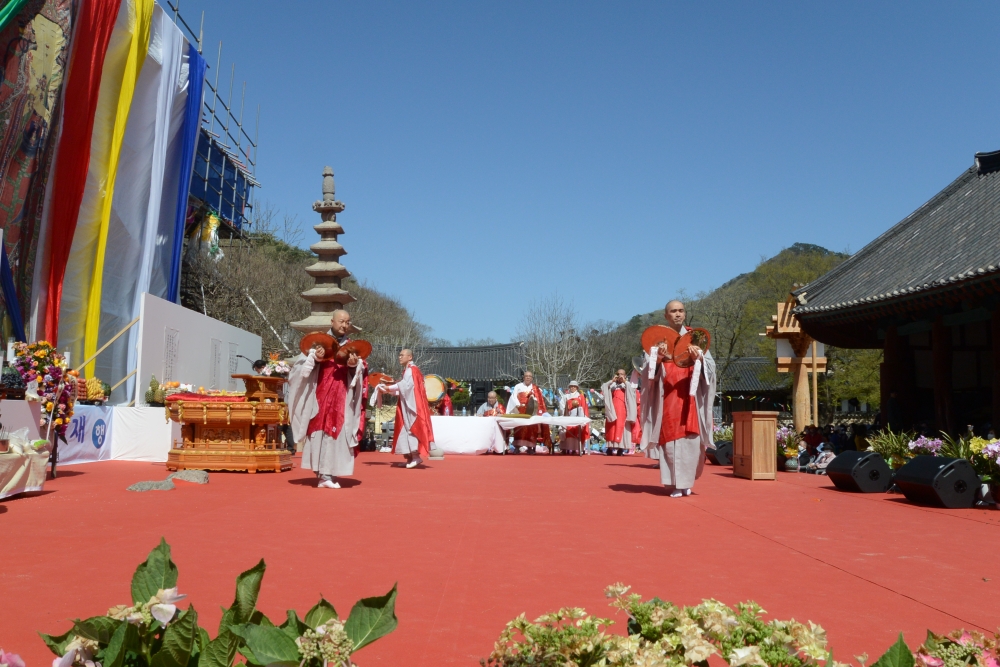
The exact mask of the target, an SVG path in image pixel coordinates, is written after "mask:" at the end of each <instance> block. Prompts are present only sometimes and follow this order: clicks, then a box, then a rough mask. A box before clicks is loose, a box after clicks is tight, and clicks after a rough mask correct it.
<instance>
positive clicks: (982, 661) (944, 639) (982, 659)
mask: <svg viewBox="0 0 1000 667" xmlns="http://www.w3.org/2000/svg"><path fill="white" fill-rule="evenodd" d="M998 656H1000V637H998V636H993V637H987V636H985V635H983V634H981V633H979V632H966V631H965V630H956V631H955V632H952V633H950V634H947V635H936V634H934V633H933V632H928V633H927V639H926V641H924V643H923V645H922V646H921V647H920V648H918V649H917V651H916V653H915V654H914V657H915V658H916V662H917V664H918V665H919V667H953V666H959V665H961V666H962V667H965V666H970V667H971V666H973V665H975V666H977V667H1000V660H998Z"/></svg>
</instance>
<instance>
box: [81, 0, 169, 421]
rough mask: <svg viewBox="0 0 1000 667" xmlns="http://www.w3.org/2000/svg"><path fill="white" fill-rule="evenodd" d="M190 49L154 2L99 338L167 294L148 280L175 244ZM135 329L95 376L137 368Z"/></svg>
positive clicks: (120, 180) (112, 233)
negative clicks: (145, 300)
mask: <svg viewBox="0 0 1000 667" xmlns="http://www.w3.org/2000/svg"><path fill="white" fill-rule="evenodd" d="M187 53H188V49H187V42H186V41H185V39H184V36H183V35H182V34H181V31H180V29H178V28H177V26H176V25H174V23H173V21H171V20H170V18H169V17H168V16H167V14H166V13H165V12H164V11H163V10H162V9H161V8H160V6H159V5H157V6H156V7H155V9H154V11H153V19H152V25H151V27H150V40H149V51H148V52H147V55H146V62H145V64H144V65H143V68H142V72H141V73H140V75H139V80H138V81H137V83H136V89H135V94H134V96H133V98H132V106H131V107H130V109H129V118H128V126H127V129H126V131H125V137H124V140H123V143H122V149H121V155H120V158H119V163H118V165H119V166H118V177H117V186H116V188H115V193H114V199H113V200H112V205H111V218H110V222H109V230H108V241H107V252H106V255H105V263H104V278H103V282H104V286H103V290H102V294H101V328H100V336H99V340H100V341H105V340H108V339H110V338H111V337H112V336H114V335H115V334H116V333H117V332H118V331H119V330H121V328H122V327H124V326H125V325H126V324H128V323H129V322H130V321H131V320H132V319H133V318H134V317H136V316H137V315H138V314H139V307H140V303H141V299H142V293H143V292H150V293H151V294H154V295H155V296H158V297H160V298H165V297H166V281H165V280H164V279H163V278H162V277H161V278H160V279H159V280H158V281H157V282H158V283H159V285H160V289H159V291H158V292H157V291H154V289H153V288H152V287H151V283H152V282H153V280H152V275H153V273H154V268H155V267H156V266H157V264H160V265H161V268H160V273H162V264H163V262H162V260H161V261H160V262H157V254H158V251H161V249H162V248H164V247H166V248H168V249H169V248H171V247H172V241H173V240H172V237H171V238H164V234H163V233H162V231H161V227H163V226H166V228H167V229H168V230H172V229H173V222H174V211H175V210H176V207H177V179H178V177H179V172H180V150H181V146H180V141H181V127H182V125H183V121H184V106H185V104H186V102H187V85H188V77H187ZM164 221H165V223H164ZM168 252H169V250H168ZM167 270H168V271H169V262H167ZM138 333H139V327H138V326H134V327H132V329H131V331H130V332H129V333H128V335H126V336H123V337H121V338H119V339H118V341H117V342H115V343H114V344H113V345H112V346H111V348H110V349H109V350H107V351H106V352H104V353H103V354H102V355H101V356H100V357H99V358H98V362H97V371H96V372H97V376H98V377H100V378H102V379H105V380H106V381H108V382H110V383H112V384H113V383H115V382H117V381H118V380H120V379H121V378H123V377H125V375H127V374H128V372H129V371H130V370H132V369H133V368H135V366H136V363H137V356H136V345H137V343H138ZM81 361H82V360H81ZM147 381H148V380H147ZM135 382H136V378H134V377H133V378H132V379H131V380H129V381H128V382H127V383H125V384H124V385H122V387H121V388H119V389H118V390H116V391H115V395H114V396H113V397H112V401H113V402H114V403H126V402H128V401H129V400H130V399H131V398H132V397H133V395H134V387H135Z"/></svg>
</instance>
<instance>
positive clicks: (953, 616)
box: [0, 454, 1000, 667]
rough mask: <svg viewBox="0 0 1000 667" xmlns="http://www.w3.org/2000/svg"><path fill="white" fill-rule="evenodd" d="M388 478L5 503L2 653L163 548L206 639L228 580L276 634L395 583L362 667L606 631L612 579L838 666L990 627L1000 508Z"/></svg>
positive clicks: (784, 479)
mask: <svg viewBox="0 0 1000 667" xmlns="http://www.w3.org/2000/svg"><path fill="white" fill-rule="evenodd" d="M397 460H399V459H398V457H394V456H391V455H388V454H363V455H362V456H361V458H360V459H359V461H358V465H357V469H356V472H357V476H356V478H355V479H354V480H352V481H350V482H349V484H350V487H349V488H344V489H341V490H335V491H329V490H318V489H315V488H312V484H313V481H312V477H311V473H309V472H308V471H303V470H299V469H296V470H293V471H292V472H290V473H284V474H273V473H260V474H257V475H246V474H237V473H229V474H227V473H213V474H212V478H211V483H210V484H208V485H207V486H198V485H194V484H185V483H179V484H178V489H176V490H174V491H168V492H163V491H154V492H148V493H131V492H127V491H125V487H126V486H128V485H129V484H132V483H133V482H136V481H140V480H149V479H162V478H163V477H164V476H165V470H164V467H163V465H162V464H159V465H156V464H148V463H123V462H108V463H94V464H89V465H78V466H73V467H72V468H66V469H64V472H62V473H61V476H60V478H59V479H57V480H55V481H54V482H50V483H48V484H47V485H46V490H45V491H44V492H43V493H42V494H39V495H35V496H33V497H21V498H14V499H9V500H7V501H3V502H0V534H2V536H3V547H2V548H0V560H2V563H0V646H2V647H3V648H4V649H5V650H8V651H13V652H15V653H20V654H21V655H22V656H23V657H24V658H25V659H26V660H27V662H28V664H29V665H31V666H37V665H43V664H49V661H50V660H51V656H50V655H49V654H48V651H47V649H46V648H45V646H44V645H43V644H42V642H41V640H40V639H39V638H38V636H37V635H36V634H35V633H36V631H39V630H41V631H45V632H53V633H57V632H63V631H65V630H66V629H67V628H68V627H69V624H68V619H71V618H74V617H86V616H90V615H94V614H102V613H105V612H106V610H107V609H108V607H110V606H112V605H115V604H120V603H129V602H130V600H129V582H130V580H131V576H132V571H133V569H134V568H135V566H136V565H137V564H138V563H139V562H140V561H141V560H143V559H144V558H145V556H146V554H147V553H148V551H149V550H150V549H151V548H152V547H153V546H154V545H155V544H156V543H157V542H158V540H159V538H160V536H161V535H163V536H165V537H166V539H167V541H168V542H170V544H171V545H172V547H173V555H174V560H175V561H176V562H177V564H178V566H179V568H180V582H179V584H180V589H181V592H184V593H187V594H188V601H190V602H192V603H193V604H194V605H195V607H196V608H197V609H198V611H199V614H200V620H201V621H202V624H203V625H205V626H206V627H208V628H209V629H210V632H211V634H212V636H214V635H215V630H216V627H217V624H218V620H219V615H220V611H219V608H220V606H221V605H228V604H229V603H230V602H231V601H232V596H233V583H234V579H235V576H236V574H237V573H238V572H240V571H241V570H243V569H246V568H248V567H250V566H251V565H253V564H254V563H256V562H257V560H258V559H259V558H261V557H264V558H265V559H266V561H267V566H268V569H267V574H266V575H265V577H264V585H263V590H262V593H261V598H260V604H259V607H260V608H261V609H262V610H263V611H264V613H265V614H267V615H268V616H269V617H270V618H272V619H278V618H281V617H283V615H284V610H285V609H286V608H289V607H293V608H295V609H297V610H298V611H299V613H300V614H302V613H304V612H305V611H306V610H307V609H308V608H309V607H310V606H311V605H312V604H313V603H314V602H315V601H316V600H317V599H318V597H319V594H320V593H322V594H323V595H325V596H326V597H327V599H329V600H330V601H331V602H333V603H334V604H335V605H336V607H337V608H338V610H339V611H340V612H341V613H342V614H346V613H347V612H348V611H349V609H350V605H351V604H353V603H354V601H355V600H357V599H358V598H360V597H364V596H369V595H380V594H382V593H385V592H386V591H388V590H389V589H390V588H391V587H392V584H393V582H396V581H398V582H399V598H398V605H397V614H398V616H399V629H398V630H397V631H396V632H395V633H393V634H391V635H389V636H388V637H386V638H384V639H382V640H380V641H378V642H377V643H375V644H373V645H371V646H369V647H366V648H365V649H363V650H362V651H361V652H359V653H358V655H357V658H358V661H359V662H360V664H361V665H363V666H364V667H374V666H377V665H384V666H390V665H391V666H402V665H406V666H407V667H421V666H426V667H438V666H440V665H476V664H478V661H479V658H481V657H484V656H486V655H488V654H489V652H490V650H491V648H492V645H493V641H494V639H495V638H496V637H497V635H498V634H499V632H500V630H501V628H502V627H503V625H504V623H505V622H506V621H508V620H509V619H512V618H514V617H515V616H517V615H518V614H520V613H521V612H526V613H527V614H528V616H529V617H535V616H537V615H538V614H540V613H542V612H545V611H549V610H554V609H556V608H558V607H560V606H582V607H585V608H586V609H587V610H588V611H590V612H591V613H595V614H597V615H602V616H606V615H610V612H611V610H610V609H609V608H608V607H607V606H606V600H605V599H604V597H603V589H604V587H605V585H607V584H610V583H613V582H616V581H622V582H625V583H628V584H631V585H632V586H633V587H634V590H635V591H636V592H638V593H641V594H643V595H644V596H646V597H652V596H654V595H658V596H660V597H662V598H665V599H669V600H672V601H674V602H677V603H681V604H693V603H697V602H698V601H700V600H701V599H702V598H705V597H716V598H719V599H721V600H723V601H724V602H727V603H730V604H732V603H735V602H737V601H740V600H746V599H750V598H752V599H755V600H757V601H758V602H759V603H760V604H761V605H762V606H763V607H764V609H766V610H767V611H768V612H769V613H770V614H771V615H773V616H777V617H781V618H788V617H794V618H796V619H798V620H805V619H811V620H813V621H815V622H817V623H819V624H820V625H822V626H823V627H825V628H826V629H827V630H828V632H829V639H830V644H831V646H832V648H833V650H834V655H835V656H836V657H837V658H839V659H840V660H845V661H846V660H848V659H850V658H851V656H853V655H855V654H858V653H861V652H863V651H865V652H868V653H869V654H870V655H872V656H873V658H874V657H875V656H877V655H878V654H879V653H880V652H881V651H882V650H883V649H885V648H886V647H887V646H888V645H889V644H890V643H891V642H892V641H893V639H894V638H895V636H896V634H897V633H898V632H899V631H903V632H904V633H905V635H906V638H907V640H908V641H910V642H911V643H914V644H916V643H919V642H920V641H921V640H922V639H923V637H924V631H925V629H926V628H932V629H934V630H935V631H946V630H950V629H953V628H956V627H960V626H964V627H966V628H979V629H984V630H985V629H995V628H997V626H998V625H1000V605H997V604H996V603H995V601H996V599H997V597H998V593H1000V588H998V587H1000V558H998V556H997V554H998V551H1000V550H998V547H1000V511H995V510H983V509H977V510H962V511H956V510H937V509H928V508H921V507H915V506H913V505H910V504H908V503H906V502H905V501H904V500H903V499H902V498H901V497H899V496H891V495H881V496H879V495H869V496H864V495H853V494H847V493H840V492H837V491H835V490H834V489H833V488H832V486H831V485H830V483H829V481H828V480H827V479H826V478H823V477H813V476H809V475H798V474H793V473H788V474H785V473H782V474H780V475H779V480H778V481H777V482H765V481H759V482H749V481H746V480H742V479H736V478H734V477H732V474H731V472H730V469H728V468H713V467H711V466H709V468H708V470H707V473H706V475H705V476H704V477H703V478H702V479H701V480H700V481H699V483H698V485H697V487H696V494H695V495H693V496H691V497H688V498H684V499H671V498H668V497H666V496H664V495H663V494H662V491H661V489H660V488H658V482H659V477H658V473H657V472H656V470H654V469H652V468H651V465H650V462H648V461H646V460H644V459H640V458H627V457H626V458H612V457H603V456H592V457H586V458H583V459H578V458H562V457H547V456H508V457H496V456H489V457H487V456H479V457H459V456H451V457H449V458H448V459H447V460H446V461H437V462H431V465H430V467H428V468H427V469H425V470H405V469H400V468H395V467H391V466H390V463H391V462H393V461H397ZM623 625H624V622H623V619H621V618H619V619H618V625H617V626H616V627H618V628H619V629H620V628H621V627H622V626H623Z"/></svg>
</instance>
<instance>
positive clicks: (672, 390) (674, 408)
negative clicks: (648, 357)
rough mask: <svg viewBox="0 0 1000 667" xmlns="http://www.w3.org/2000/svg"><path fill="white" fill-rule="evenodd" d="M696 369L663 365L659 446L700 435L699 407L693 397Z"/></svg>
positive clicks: (668, 364)
mask: <svg viewBox="0 0 1000 667" xmlns="http://www.w3.org/2000/svg"><path fill="white" fill-rule="evenodd" d="M693 374H694V367H693V366H692V367H688V368H680V367H679V366H677V364H670V363H664V364H663V420H662V422H661V425H660V438H659V440H657V444H660V445H662V444H666V443H668V442H673V441H674V440H679V439H680V438H686V437H688V436H692V435H698V433H699V430H698V406H697V404H696V403H695V400H694V396H691V376H692V375H693Z"/></svg>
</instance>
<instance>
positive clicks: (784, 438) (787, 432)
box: [775, 426, 801, 471]
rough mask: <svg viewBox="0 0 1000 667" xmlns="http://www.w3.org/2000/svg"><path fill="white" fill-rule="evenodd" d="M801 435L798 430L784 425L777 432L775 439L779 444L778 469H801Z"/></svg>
mask: <svg viewBox="0 0 1000 667" xmlns="http://www.w3.org/2000/svg"><path fill="white" fill-rule="evenodd" d="M800 439H801V436H799V434H798V432H797V431H796V430H795V429H793V428H789V427H788V426H782V427H781V428H779V429H778V431H777V433H775V440H776V443H777V445H778V452H777V454H778V470H792V471H795V470H798V469H799V440H800ZM792 462H793V463H792Z"/></svg>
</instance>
